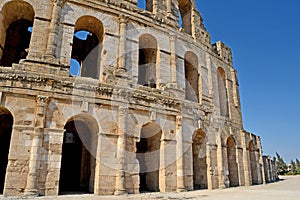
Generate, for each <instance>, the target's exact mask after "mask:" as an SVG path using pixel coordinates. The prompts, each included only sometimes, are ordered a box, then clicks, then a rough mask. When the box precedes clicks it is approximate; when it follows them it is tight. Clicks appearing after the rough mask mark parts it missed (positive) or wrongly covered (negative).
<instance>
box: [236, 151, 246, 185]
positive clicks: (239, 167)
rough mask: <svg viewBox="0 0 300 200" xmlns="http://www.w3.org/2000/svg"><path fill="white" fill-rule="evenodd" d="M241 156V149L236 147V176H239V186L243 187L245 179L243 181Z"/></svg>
mask: <svg viewBox="0 0 300 200" xmlns="http://www.w3.org/2000/svg"><path fill="white" fill-rule="evenodd" d="M242 156H243V148H242V147H240V146H237V147H236V163H237V170H238V176H239V186H243V185H245V183H244V182H245V179H243V176H244V171H243V169H244V167H243V166H242V164H243V163H242V160H240V158H241V157H242Z"/></svg>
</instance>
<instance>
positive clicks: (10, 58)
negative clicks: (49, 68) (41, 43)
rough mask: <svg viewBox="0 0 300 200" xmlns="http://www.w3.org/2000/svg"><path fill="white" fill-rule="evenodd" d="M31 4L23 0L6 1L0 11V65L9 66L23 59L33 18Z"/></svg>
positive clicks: (26, 51) (26, 50) (28, 42)
mask: <svg viewBox="0 0 300 200" xmlns="http://www.w3.org/2000/svg"><path fill="white" fill-rule="evenodd" d="M34 15H35V14H34V10H33V8H32V6H31V5H30V4H28V3H26V2H24V1H11V2H9V3H6V4H5V5H4V6H3V8H2V11H1V13H0V66H5V67H11V66H12V64H13V63H19V61H20V60H21V59H25V58H26V56H27V54H28V51H29V44H30V39H31V32H32V26H33V20H34Z"/></svg>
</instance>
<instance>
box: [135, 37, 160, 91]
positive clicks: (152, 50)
mask: <svg viewBox="0 0 300 200" xmlns="http://www.w3.org/2000/svg"><path fill="white" fill-rule="evenodd" d="M157 51H158V50H157V41H156V39H155V38H154V37H153V36H151V35H148V34H144V35H142V36H141V37H140V38H139V68H138V84H139V85H143V86H147V87H151V88H156V64H157Z"/></svg>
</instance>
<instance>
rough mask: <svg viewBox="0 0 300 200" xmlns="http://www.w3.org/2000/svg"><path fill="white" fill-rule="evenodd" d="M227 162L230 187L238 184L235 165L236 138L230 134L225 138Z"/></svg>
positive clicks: (236, 166)
mask: <svg viewBox="0 0 300 200" xmlns="http://www.w3.org/2000/svg"><path fill="white" fill-rule="evenodd" d="M226 144H227V162H228V172H229V175H228V177H229V182H230V183H229V184H230V187H237V186H239V173H238V165H237V153H236V140H235V139H234V137H233V136H232V135H230V136H229V137H228V139H227V143H226Z"/></svg>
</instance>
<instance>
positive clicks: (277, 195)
mask: <svg viewBox="0 0 300 200" xmlns="http://www.w3.org/2000/svg"><path fill="white" fill-rule="evenodd" d="M281 178H282V179H283V180H282V181H279V182H276V183H272V184H267V185H258V186H251V187H238V188H229V189H224V190H212V191H209V190H200V191H192V192H183V193H146V194H138V195H126V196H95V195H63V196H59V197H38V198H34V200H49V199H58V200H81V199H88V200H121V199H131V200H146V199H159V200H167V199H182V200H184V199H200V200H201V199H203V200H227V199H228V200H229V199H230V200H269V199H271V200H299V199H300V176H293V177H292V176H288V177H281ZM0 199H18V198H4V197H1V196H0Z"/></svg>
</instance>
